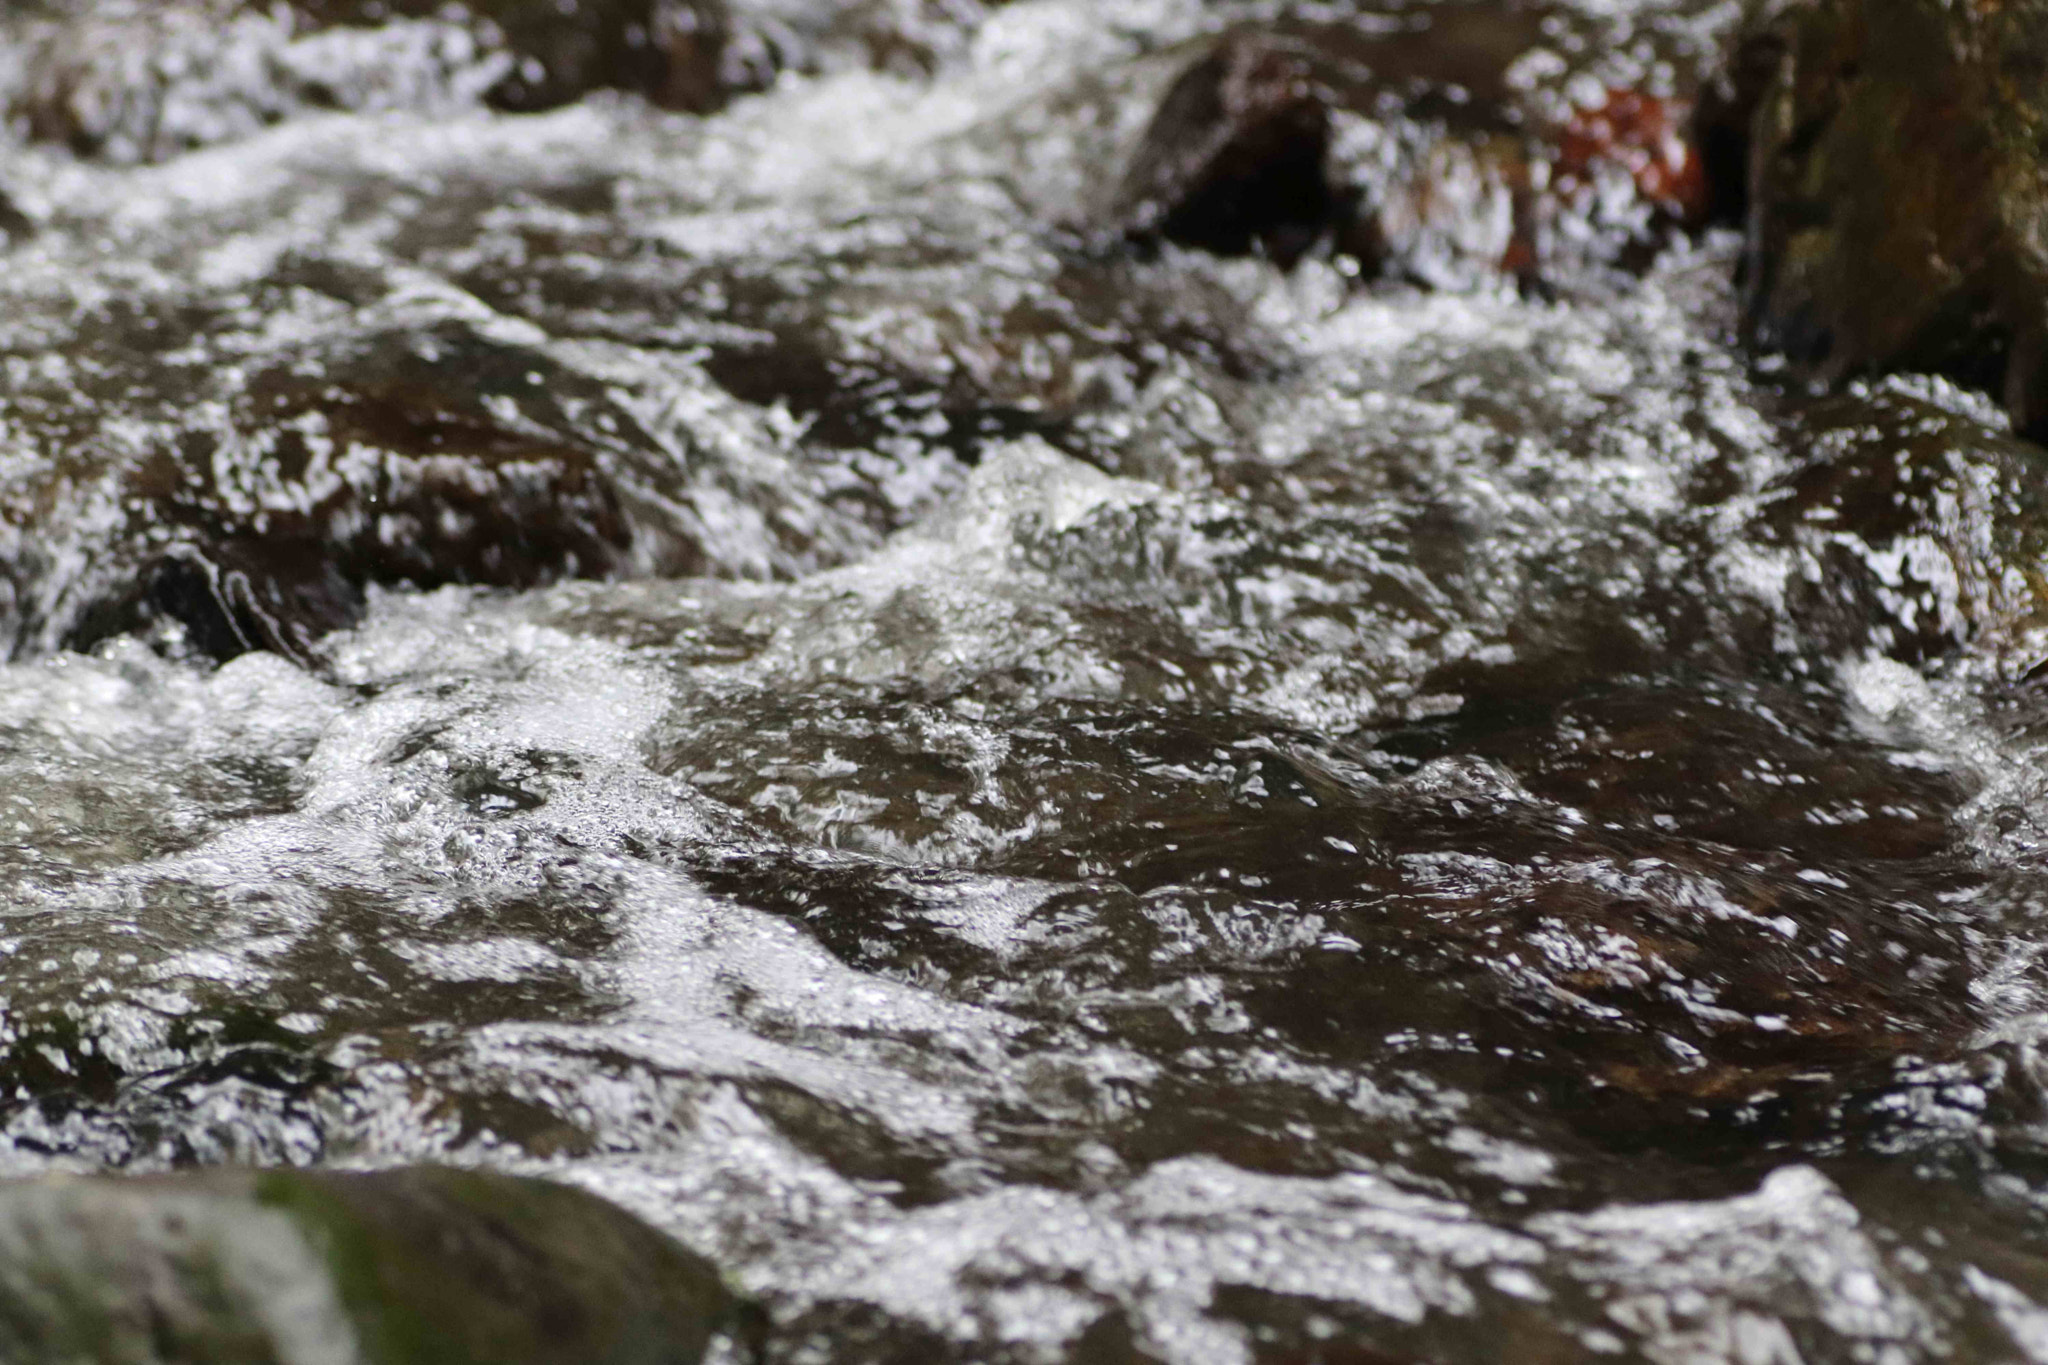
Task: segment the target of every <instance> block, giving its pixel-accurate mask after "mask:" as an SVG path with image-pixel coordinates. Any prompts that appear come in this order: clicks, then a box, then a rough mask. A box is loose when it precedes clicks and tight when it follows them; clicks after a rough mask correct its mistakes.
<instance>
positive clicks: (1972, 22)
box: [1737, 0, 2048, 436]
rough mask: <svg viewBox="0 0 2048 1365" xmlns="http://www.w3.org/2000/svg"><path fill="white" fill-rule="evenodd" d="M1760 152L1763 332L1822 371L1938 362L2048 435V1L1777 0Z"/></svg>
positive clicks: (1755, 280) (1771, 17) (1759, 340)
mask: <svg viewBox="0 0 2048 1365" xmlns="http://www.w3.org/2000/svg"><path fill="white" fill-rule="evenodd" d="M1737 61H1738V63H1739V64H1744V65H1748V66H1750V67H1762V68H1766V69H1768V70H1769V71H1770V79H1769V80H1768V82H1766V83H1765V87H1764V89H1763V92H1762V95H1761V98H1760V100H1759V102H1758V104H1757V106H1756V108H1755V112H1754V116H1753V123H1752V135H1753V144H1752V147H1751V156H1750V162H1749V187H1748V189H1749V196H1750V207H1749V214H1750V242H1749V257H1748V261H1747V266H1746V269H1747V280H1746V299H1745V315H1746V324H1747V329H1748V333H1749V336H1750V338H1751V340H1752V341H1753V342H1754V343H1755V344H1757V345H1759V346H1761V347H1764V348H1767V349H1771V350H1778V351H1782V352H1784V353H1785V354H1786V355H1787V356H1789V357H1790V358H1791V359H1792V360H1793V362H1794V363H1795V364H1796V365H1797V366H1798V368H1799V369H1800V370H1801V371H1802V372H1804V373H1806V374H1808V375H1812V376H1816V377H1818V378H1820V379H1823V380H1838V379H1840V378H1842V377H1844V376H1847V375H1852V374H1856V373H1860V372H1868V371H1883V370H1920V371H1933V372H1937V373H1941V374H1946V375H1949V376H1951V377H1954V378H1956V379H1958V380H1960V381H1962V382H1964V383H1967V384H1971V385H1973V386H1978V387H1982V388H1986V389H1989V390H1991V391H1993V392H1995V393H1999V394H2001V395H2002V397H2003V400H2004V402H2005V404H2006V406H2007V407H2008V408H2009V409H2010V411H2011V412H2012V414H2013V420H2014V422H2015V424H2016V425H2017V426H2018V427H2019V428H2020V429H2021V430H2023V431H2025V432H2028V433H2030V434H2034V435H2036V436H2038V435H2040V434H2041V433H2043V432H2044V431H2048V322H2044V317H2048V313H2044V304H2043V301H2044V298H2048V239H2044V237H2043V230H2042V226H2041V225H2042V223H2043V221H2044V219H2048V175H2044V170H2043V160H2042V155H2041V151H2040V145H2041V138H2042V135H2043V129H2044V126H2048V125H2044V120H2048V96H2044V95H2043V93H2042V92H2043V88H2044V87H2043V84H2042V79H2041V76H2042V72H2043V70H2044V63H2048V7H2044V6H2042V5H2039V4H2032V3H2020V4H1998V5H1946V4H1940V3H1936V2H1935V0H1912V2H1911V3H1904V4H1897V5H1865V4H1860V3H1855V0H1813V2H1812V3H1803V4H1797V5H1792V6H1789V7H1781V8H1778V9H1774V10H1773V11H1771V12H1769V13H1767V15H1766V17H1765V21H1764V22H1762V23H1760V24H1759V25H1757V26H1755V27H1754V28H1752V29H1751V30H1750V31H1749V33H1748V34H1747V36H1746V38H1745V42H1744V45H1743V48H1742V52H1741V55H1740V56H1739V57H1738V59H1737Z"/></svg>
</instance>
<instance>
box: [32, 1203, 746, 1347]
mask: <svg viewBox="0 0 2048 1365" xmlns="http://www.w3.org/2000/svg"><path fill="white" fill-rule="evenodd" d="M734 1314H735V1303H734V1301H733V1300H732V1299H731V1298H730V1296H729V1295H728V1294H727V1293H726V1291H725V1289H724V1287H723V1285H722V1284H721V1283H720V1280H719V1277H718V1275H717V1273H716V1272H715V1271H714V1270H713V1269H712V1268H711V1266H710V1265H708V1264H707V1263H706V1262H704V1261H703V1260H701V1259H700V1258H698V1257H695V1256H693V1255H691V1254H690V1253H688V1252H686V1251H684V1250H683V1249H682V1248H681V1247H679V1246H677V1245H675V1244H674V1243H673V1242H671V1241H669V1240H668V1239H667V1238H665V1237H663V1236H662V1235H661V1234H659V1233H657V1232H655V1231H654V1230H653V1229H651V1228H649V1227H647V1226H646V1225H644V1224H642V1223H640V1222H639V1221H638V1220H637V1219H635V1218H633V1217H632V1216H631V1215H629V1214H627V1213H625V1212H623V1211H622V1210H620V1209H618V1208H615V1207H613V1206H612V1205H610V1204H608V1203H606V1202H605V1201H603V1200H601V1199H597V1198H595V1197H593V1196H591V1195H587V1194H584V1193H582V1192H581V1191H578V1190H573V1189H569V1188H566V1187H564V1186H560V1185H554V1184H550V1183H548V1182H546V1181H538V1180H525V1179H518V1178H514V1177H509V1176H501V1175H490V1174H485V1173H481V1172H473V1171H457V1170H446V1169H438V1168H409V1169H403V1170H395V1171H382V1172H374V1173H372V1172H363V1173H349V1172H311V1171H272V1172H264V1173H256V1172H207V1173H201V1174H194V1175H187V1176H178V1177H149V1178H140V1179H107V1178H92V1179H69V1178H61V1177H59V1178H52V1179H47V1180H40V1181H20V1182H6V1183H0V1359H4V1360H7V1361H10V1362H21V1363H22V1365H43V1363H44V1362H48V1365H59V1363H60V1362H61V1363H62V1365H74V1363H78V1365H82V1363H83V1362H92V1365H144V1363H145V1362H147V1363H149V1365H172V1363H173V1362H191V1365H201V1363H202V1362H204V1365H273V1363H274V1365H330V1363H331V1365H350V1363H352V1362H365V1363H366V1365H428V1363H429V1362H431V1365H529V1363H530V1365H541V1363H542V1362H547V1363H548V1365H557V1363H559V1365H657V1363H658V1365H670V1363H671V1362H683V1363H687V1362H694V1361H696V1360H698V1359H700V1358H701V1357H702V1356H703V1354H704V1352H705V1350H706V1348H707V1347H708V1345H709V1343H710V1341H711V1339H712V1336H713V1334H714V1333H715V1332H716V1331H718V1330H719V1329H720V1328H721V1326H722V1325H723V1324H725V1323H727V1322H728V1321H729V1320H732V1319H733V1318H734Z"/></svg>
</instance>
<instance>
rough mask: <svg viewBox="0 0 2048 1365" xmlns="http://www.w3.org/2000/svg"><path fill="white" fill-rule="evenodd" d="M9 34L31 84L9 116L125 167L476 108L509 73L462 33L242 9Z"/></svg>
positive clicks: (227, 3)
mask: <svg viewBox="0 0 2048 1365" xmlns="http://www.w3.org/2000/svg"><path fill="white" fill-rule="evenodd" d="M9 37H11V38H12V39H13V40H14V41H16V42H20V43H23V44H24V45H26V46H27V47H28V48H29V50H30V53H31V56H30V58H29V60H28V61H27V62H26V63H24V66H23V70H24V73H25V76H26V79H25V81H23V83H22V84H20V85H19V86H18V87H16V88H15V89H13V90H8V91H0V107H4V112H5V114H6V116H7V118H8V119H9V120H10V121H11V122H14V123H16V124H18V125H20V126H21V127H23V128H24V129H25V130H26V132H27V133H28V135H29V136H30V137H31V138H32V139H34V140H37V141H43V142H54V143H59V144H62V145H64V146H67V147H70V148H71V149H72V150H73V151H74V152H77V153H78V154H80V155H82V156H92V157H97V158H99V159H102V160H106V161H112V162H122V163H129V162H150V161H163V160H166V159H168V158H170V157H172V156H175V155H177V154H179V153H180V152H184V151H187V150H190V149H192V148H195V147H203V146H208V145H212V144H214V143H219V142H225V141H229V140H232V139H234V138H237V137H243V136H246V135H248V134H250V133H253V132H255V131H257V130H258V129H261V128H264V127H267V126H269V125H271V124H274V123H278V122H280V121H282V120H284V119H286V118H288V117H291V116H292V115H294V114H299V113H306V112H317V111H321V110H331V109H388V108H419V109H435V108H440V107H449V106H455V105H460V104H466V103H472V102H474V101H475V100H476V99H477V98H479V97H481V96H482V95H483V94H484V93H485V92H487V91H489V90H491V89H493V88H495V87H496V86H497V85H498V84H499V83H500V82H501V81H503V80H504V79H506V77H507V71H508V68H509V67H510V66H511V61H510V58H509V56H508V54H506V53H504V52H502V51H498V50H493V49H492V48H491V47H490V46H489V45H488V44H487V43H486V42H485V41H484V35H482V34H481V33H479V32H478V31H477V30H476V29H474V28H473V27H472V26H468V25H464V24H461V23H451V22H444V21H439V20H432V21H429V20H420V21H406V22H400V23H392V24H387V25H384V26H382V27H380V28H378V29H375V30H345V29H335V30H326V31H322V30H319V29H316V28H313V27H311V26H309V25H308V24H306V23H305V22H304V21H303V20H302V19H301V18H299V17H298V16H295V15H294V14H293V13H292V12H291V11H289V10H286V9H283V8H272V7H269V6H255V5H249V6H244V5H242V4H240V3H237V2H235V0H215V2H214V3H203V2H195V3H190V4H170V5H162V6H152V5H144V6H135V7H127V6H113V5H108V6H102V7H96V8H94V9H91V10H87V11H86V12H84V13H81V14H79V15H77V16H74V17H70V18H67V19H66V20H64V21H61V22H51V21H43V22H41V23H30V24H28V25H26V26H25V28H24V30H23V31H22V32H21V33H19V34H14V35H9Z"/></svg>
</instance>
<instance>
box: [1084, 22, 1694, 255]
mask: <svg viewBox="0 0 2048 1365" xmlns="http://www.w3.org/2000/svg"><path fill="white" fill-rule="evenodd" d="M1585 25H1586V20H1585V19H1584V18H1583V16H1576V17H1575V16H1572V15H1570V14H1568V13H1567V12H1565V11H1561V10H1553V9H1549V8H1546V7H1540V6H1529V7H1523V6H1515V5H1476V4H1457V5H1449V6H1436V7H1432V8H1430V9H1429V10H1427V11H1412V12H1411V11H1402V10H1396V11H1393V12H1391V13H1378V14H1372V15H1361V16H1357V17H1354V18H1352V19H1350V20H1349V21H1344V22H1332V21H1331V20H1329V19H1328V18H1321V17H1319V18H1315V19H1306V18H1285V19H1282V20H1279V21H1277V22H1273V23H1269V24H1266V25H1262V26H1257V27H1242V28H1238V29H1233V30H1230V31H1228V32H1226V33H1224V34H1223V35H1221V36H1220V37H1218V38H1216V39H1214V40H1210V41H1208V42H1207V43H1205V44H1203V45H1202V46H1201V47H1200V49H1199V50H1198V52H1197V54H1196V55H1195V56H1194V57H1193V59H1192V60H1191V61H1190V62H1189V63H1188V65H1187V66H1186V67H1185V69H1184V70H1183V71H1182V73H1181V75H1180V76H1179V77H1178V79H1176V80H1175V81H1174V82H1173V84H1172V85H1171V87H1170V88H1169V89H1168V91H1167V93H1166V95H1165V96H1164V98H1163V99H1162V100H1161V101H1160V103H1159V106H1158V109H1157V112H1156V113H1155V114H1154V116H1153V118H1152V121H1151V124H1150V125H1149V127H1148V128H1147V130H1146V132H1145V134H1144V136H1143V138H1142V139H1141V140H1140V142H1139V144H1138V145H1137V147H1136V148H1135V150H1134V151H1133V152H1132V154H1131V157H1130V160H1129V162H1128V163H1127V165H1126V168H1125V171H1124V175H1123V180H1122V183H1121V186H1120V188H1119V190H1118V192H1117V194H1116V196H1115V198H1114V200H1113V203H1112V207H1111V209H1110V216H1111V218H1112V220H1113V221H1115V222H1117V223H1119V224H1120V225H1121V226H1122V227H1123V229H1124V230H1125V231H1127V232H1129V233H1131V234H1133V235H1135V236H1137V237H1139V238H1141V239H1147V238H1164V239H1166V240H1169V241H1175V242H1180V243H1182V244H1184V245H1188V246H1194V247H1198V248H1201V249H1204V250H1210V251H1216V252H1219V253H1223V254H1242V253H1244V252H1247V251H1251V250H1254V249H1256V250H1259V251H1262V252H1263V253H1264V254H1266V255H1268V256H1271V257H1272V258H1273V259H1274V260H1276V261H1278V262H1279V263H1280V264H1282V265H1288V264H1291V263H1292V262H1293V261H1294V260H1296V259H1298V258H1299V257H1300V256H1301V255H1302V254H1303V253H1304V252H1305V251H1307V250H1308V249H1309V248H1310V247H1311V246H1312V245H1313V244H1315V243H1316V242H1317V240H1318V239H1322V240H1323V241H1324V243H1325V246H1326V248H1328V249H1333V250H1335V251H1337V252H1339V253H1340V254H1343V255H1348V256H1350V257H1352V258H1354V259H1355V260H1356V261H1358V262H1359V264H1360V265H1361V266H1362V267H1363V268H1364V269H1365V270H1367V271H1368V272H1369V273H1373V274H1384V275H1390V276H1394V277H1398V278H1406V279H1412V280H1416V281H1419V282H1421V283H1425V284H1429V285H1432V286H1439V287H1460V288H1469V287H1475V286H1480V285H1485V284H1487V283H1489V282H1491V281H1494V280H1497V279H1499V278H1500V277H1501V276H1503V275H1506V276H1509V277H1512V278H1515V279H1518V280H1520V281H1521V282H1522V283H1523V284H1525V285H1527V284H1535V283H1539V282H1544V281H1549V282H1559V281H1562V280H1565V279H1567V278H1569V277H1571V276H1572V275H1574V274H1578V273H1583V272H1584V271H1585V270H1586V269H1588V268H1589V267H1611V266H1616V265H1621V266H1625V267H1628V268H1631V269H1633V268H1639V267H1640V266H1641V265H1642V264H1643V263H1644V262H1645V261H1646V260H1647V259H1648V257H1649V255H1651V254H1653V253H1654V251H1655V249H1656V247H1657V246H1658V244H1659V243H1660V242H1661V241H1662V240H1663V239H1664V238H1665V237H1666V236H1667V235H1668V234H1670V233H1671V232H1673V231H1675V230H1681V229H1686V228H1691V227H1696V226H1698V225H1699V224H1700V223H1701V222H1703V221H1704V219H1705V217H1706V214H1707V211H1708V208H1709V204H1708V199H1707V182H1706V179H1705V176H1704V174H1703V170H1702V162H1701V159H1700V151H1699V148H1698V147H1697V146H1696V145H1695V141H1694V135H1693V129H1692V120H1691V111H1692V105H1693V101H1694V99H1695V96H1696V92H1697V90H1698V88H1699V86H1700V83H1701V81H1700V73H1701V72H1702V71H1703V69H1704V68H1703V66H1702V64H1701V63H1700V62H1699V60H1698V59H1697V57H1696V56H1692V57H1674V59H1673V60H1667V61H1665V62H1664V63H1663V64H1662V65H1661V66H1658V67H1657V68H1656V70H1657V71H1658V72H1659V73H1660V75H1659V77H1658V78H1657V79H1651V78H1650V77H1649V76H1648V74H1647V73H1644V82H1643V83H1642V84H1641V85H1635V86H1629V85H1615V84H1607V85H1603V84H1602V83H1601V78H1602V76H1604V77H1605V78H1606V79H1607V80H1608V81H1614V80H1619V79H1622V78H1623V77H1622V76H1621V75H1620V74H1618V73H1615V72H1603V73H1595V72H1592V71H1588V70H1585V69H1583V68H1582V67H1580V68H1575V67H1574V65H1573V63H1572V62H1570V61H1568V60H1567V59H1566V58H1564V57H1562V56H1560V55H1559V50H1562V51H1564V52H1579V51H1583V50H1584V49H1585V48H1586V47H1589V46H1594V45H1595V44H1592V43H1589V42H1588V41H1587V40H1586V38H1585V35H1584V34H1581V33H1578V32H1575V31H1574V30H1575V27H1576V28H1583V27H1584V26H1585ZM1568 77H1569V79H1568Z"/></svg>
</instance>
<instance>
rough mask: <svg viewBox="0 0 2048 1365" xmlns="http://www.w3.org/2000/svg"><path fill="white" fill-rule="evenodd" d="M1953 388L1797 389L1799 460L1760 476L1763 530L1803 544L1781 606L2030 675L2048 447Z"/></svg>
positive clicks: (2042, 594)
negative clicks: (1768, 479) (1763, 480)
mask: <svg viewBox="0 0 2048 1365" xmlns="http://www.w3.org/2000/svg"><path fill="white" fill-rule="evenodd" d="M1946 387H1947V386H1945V385H1939V384H1934V385H1930V384H1928V383H1927V382H1925V381H1911V380H1906V379H1892V380H1886V381H1882V382H1878V383H1871V384H1863V383H1859V384H1856V385H1852V386H1851V387H1850V388H1849V389H1848V390H1847V391H1845V392H1842V393H1836V394H1831V395H1826V396H1822V397H1818V398H1812V399H1802V400H1800V401H1798V402H1797V403H1795V404H1794V407H1795V409H1796V411H1797V412H1798V417H1799V420H1798V422H1797V424H1796V426H1794V427H1793V429H1792V433H1791V434H1792V442H1791V444H1792V446H1793V448H1794V450H1795V451H1796V452H1797V457H1798V458H1797V464H1796V466H1795V468H1794V469H1793V470H1792V471H1791V472H1790V473H1788V474H1786V475H1785V476H1783V477H1782V478H1781V479H1780V480H1779V481H1778V482H1777V484H1776V485H1775V486H1774V487H1773V488H1771V489H1769V490H1767V492H1766V494H1765V499H1764V504H1763V507H1762V516H1761V517H1760V519H1759V525H1758V527H1757V531H1758V533H1759V540H1760V541H1763V542H1765V543H1768V542H1770V541H1776V542H1777V543H1779V544H1781V545H1786V546H1790V547H1793V548H1794V550H1795V552H1796V555H1797V560H1796V565H1795V567H1794V569H1793V571H1792V572H1790V573H1788V574H1787V576H1786V589H1787V595H1788V598H1789V599H1790V600H1789V601H1788V603H1787V605H1788V607H1789V608H1790V609H1791V610H1792V611H1793V612H1794V614H1795V615H1796V616H1797V617H1798V619H1799V620H1801V621H1802V622H1803V623H1804V625H1805V628H1806V629H1809V630H1812V631H1814V632H1815V633H1816V634H1821V635H1830V636H1833V637H1834V638H1836V639H1839V640H1841V641H1843V642H1844V644H1845V645H1849V646H1850V647H1857V646H1861V647H1865V648H1874V649H1876V650H1879V651H1881V652H1883V653H1886V654H1889V655H1891V656H1892V657H1894V658H1898V659H1902V660H1906V661H1909V662H1912V663H1924V662H1927V661H1930V660H1935V659H1940V658H1942V657H1944V656H1946V655H1949V654H1952V653H1954V652H1956V651H1958V650H1969V651H1971V652H1974V653H1976V654H1978V655H1980V656H1982V657H1984V658H1986V659H1988V660H1990V661H1992V662H1993V663H1994V664H1995V665H1996V666H1997V667H1998V668H1999V669H2000V671H2002V672H2004V673H2006V674H2007V675H2009V676H2019V675H2023V674H2026V673H2028V672H2030V671H2032V670H2034V669H2037V668H2038V667H2039V666H2040V665H2041V664H2042V663H2043V662H2044V661H2048V581H2044V579H2043V577H2042V574H2041V570H2040V567H2039V566H2040V565H2041V563H2042V558H2043V553H2044V550H2048V519H2044V511H2048V509H2044V507H2043V505H2042V501H2041V490H2042V488H2043V487H2044V479H2048V457H2044V456H2043V455H2042V453H2041V451H2040V450H2039V448H2038V447H2036V446H2034V445H2033V444H2031V443H2030V442H2027V441H2024V440H2019V439H2015V438H2014V437H2012V436H2010V435H2008V434H2006V433H2005V432H2003V431H2002V430H2000V429H1999V426H1998V424H1997V422H1996V416H1997V414H1996V412H1995V411H1993V410H1990V409H1989V405H1988V404H1984V403H1982V402H1981V401H1980V402H1979V403H1978V404H1976V405H1975V406H1976V407H1977V409H1978V410H1977V411H1974V412H1973V411H1971V410H1970V408H1971V406H1972V405H1971V404H1970V403H1968V401H1967V400H1965V399H1964V397H1963V395H1960V394H1958V393H1956V392H1954V391H1953V390H1948V391H1947V392H1943V390H1944V389H1946Z"/></svg>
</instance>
